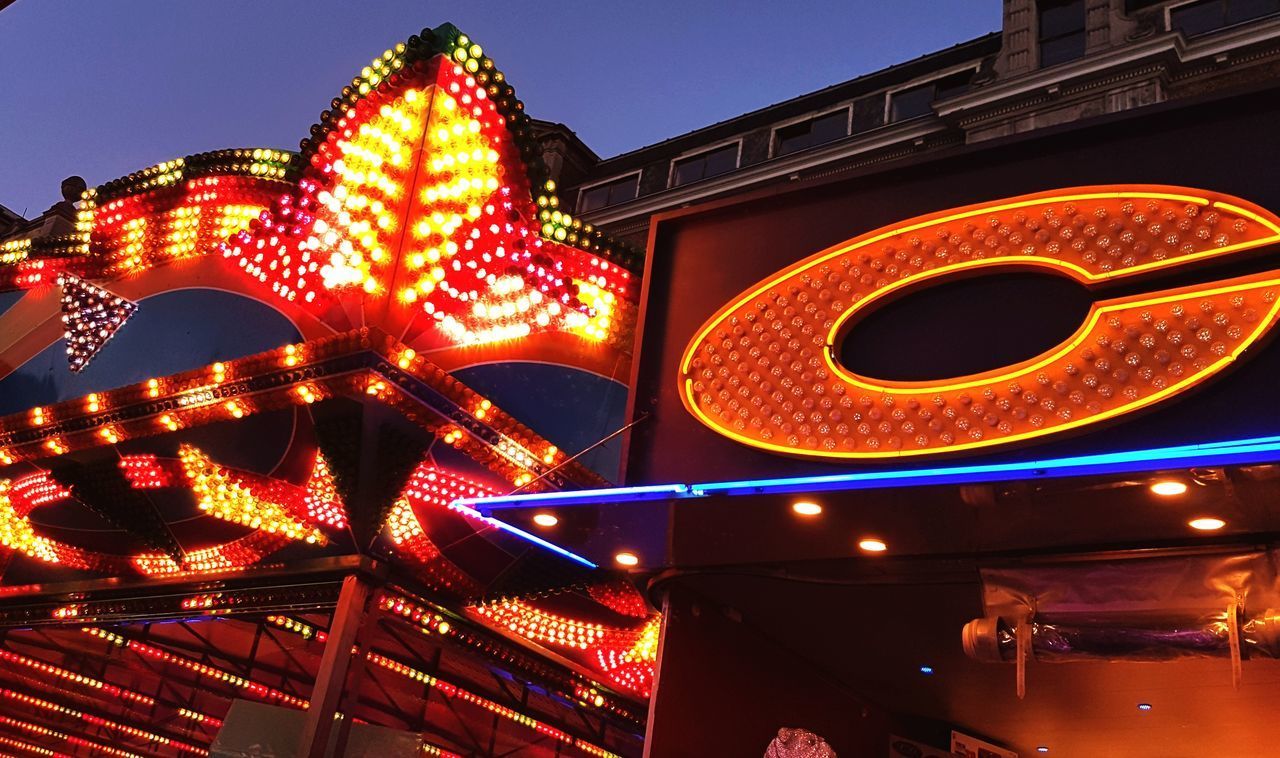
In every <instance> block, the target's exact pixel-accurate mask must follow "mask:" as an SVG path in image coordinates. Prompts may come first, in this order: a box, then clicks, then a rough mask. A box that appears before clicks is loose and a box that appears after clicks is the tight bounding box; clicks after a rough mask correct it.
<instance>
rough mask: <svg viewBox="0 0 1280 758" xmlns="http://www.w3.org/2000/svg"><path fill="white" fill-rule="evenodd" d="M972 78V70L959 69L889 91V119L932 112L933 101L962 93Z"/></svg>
mask: <svg viewBox="0 0 1280 758" xmlns="http://www.w3.org/2000/svg"><path fill="white" fill-rule="evenodd" d="M972 78H973V71H961V72H960V73H958V74H952V75H951V76H944V77H942V78H941V79H935V80H933V81H931V82H929V83H927V84H922V85H920V86H918V87H911V88H909V89H902V90H898V91H897V92H892V93H890V94H889V120H890V121H906V120H907V119H909V118H916V117H917V116H927V115H929V114H930V113H933V104H934V103H935V102H937V101H938V100H946V99H947V98H950V97H955V96H956V95H959V94H963V93H964V92H965V91H966V90H968V89H969V80H970V79H972Z"/></svg>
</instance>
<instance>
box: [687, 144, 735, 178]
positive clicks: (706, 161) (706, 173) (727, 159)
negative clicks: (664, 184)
mask: <svg viewBox="0 0 1280 758" xmlns="http://www.w3.org/2000/svg"><path fill="white" fill-rule="evenodd" d="M737 167H738V143H737V142H734V143H733V144H732V145H725V146H724V147H718V148H716V149H715V150H708V151H707V152H705V153H699V154H698V155H691V156H689V157H688V158H681V159H680V160H678V161H676V164H675V171H673V172H672V174H671V186H672V187H679V186H680V185H682V184H688V183H690V182H696V181H698V180H699V179H710V178H711V177H713V176H718V175H719V174H724V173H728V172H730V171H732V170H734V169H735V168H737Z"/></svg>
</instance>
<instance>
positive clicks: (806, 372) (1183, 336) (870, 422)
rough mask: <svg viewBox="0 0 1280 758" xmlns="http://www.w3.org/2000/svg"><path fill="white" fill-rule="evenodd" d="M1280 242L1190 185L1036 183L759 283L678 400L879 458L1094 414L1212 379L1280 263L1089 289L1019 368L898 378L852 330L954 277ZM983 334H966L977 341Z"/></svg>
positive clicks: (710, 327)
mask: <svg viewBox="0 0 1280 758" xmlns="http://www.w3.org/2000/svg"><path fill="white" fill-rule="evenodd" d="M1277 241H1280V218H1277V217H1276V216H1275V215H1274V214H1272V213H1269V212H1268V211H1266V210H1264V209H1262V208H1260V207H1257V206H1255V205H1252V204H1250V203H1248V202H1246V201H1244V200H1240V199H1237V198H1234V197H1229V196H1226V195H1221V194H1216V193H1211V192H1204V191H1200V190H1194V189H1187V188H1181V187H1164V186H1147V185H1115V186H1097V187H1080V188H1073V189H1066V190H1060V191H1051V192H1042V193H1037V194H1033V195H1025V196H1021V197H1015V198H1011V199H1007V200H1002V201H998V202H994V203H985V204H981V205H973V206H968V207H964V208H958V209H953V210H947V211H942V212H939V213H934V214H930V215H927V216H921V217H917V218H913V219H909V220H907V221H904V222H901V223H898V224H892V225H889V226H886V227H882V228H879V229H876V230H873V231H871V232H868V233H866V234H863V235H860V236H858V237H855V238H854V239H852V240H849V241H847V242H844V243H841V244H838V245H836V246H834V247H832V248H829V249H827V250H824V251H822V252H820V253H818V254H816V255H814V256H812V257H810V258H807V259H805V260H803V261H800V262H799V263H796V264H795V265H793V266H789V267H787V268H785V269H783V270H782V271H780V272H779V273H777V274H776V275H774V276H772V277H770V278H768V279H766V280H765V281H763V282H761V283H759V284H757V285H755V286H753V287H751V288H750V289H748V290H747V291H746V292H745V293H743V294H742V295H741V296H740V297H738V298H736V299H735V300H733V301H732V302H730V303H729V304H728V305H727V306H725V307H724V308H722V309H721V310H720V311H719V312H717V313H716V314H715V315H714V316H712V318H711V319H710V320H709V321H707V323H706V324H705V325H704V326H703V327H702V328H701V329H700V330H698V331H697V332H696V334H695V335H694V337H693V339H692V341H691V342H690V343H689V345H688V347H687V348H686V350H685V353H684V356H683V359H682V360H681V363H680V371H679V374H678V380H679V383H680V389H681V398H682V400H683V401H684V404H685V407H686V408H687V409H688V410H689V411H690V412H691V413H692V414H693V415H694V416H695V417H696V418H697V419H698V420H699V421H701V422H702V423H703V424H705V425H706V426H708V427H710V428H711V429H713V430H714V431H716V432H718V433H720V434H722V435H725V436H727V437H729V438H731V439H734V440H736V441H738V442H741V443H743V444H746V445H750V446H753V447H756V448H761V449H764V450H767V451H771V452H776V453H784V454H790V455H797V456H806V457H816V458H826V459H882V458H889V457H900V456H914V455H929V454H936V453H942V452H948V451H963V450H971V449H975V448H984V447H992V446H998V445H1008V444H1011V443H1016V442H1020V441H1026V440H1032V439H1035V438H1038V437H1044V436H1047V435H1053V434H1059V433H1062V432H1065V431H1068V430H1072V429H1078V428H1081V427H1087V426H1089V425H1095V424H1098V423H1101V422H1104V421H1107V420H1109V419H1114V418H1117V417H1120V416H1123V415H1125V414H1128V413H1132V412H1134V411H1137V410H1139V409H1142V408H1145V407H1147V406H1151V405H1153V404H1155V403H1159V402H1161V401H1164V400H1166V399H1169V398H1171V397H1173V396H1175V395H1178V394H1179V393H1181V392H1184V391H1186V390H1187V389H1189V388H1191V387H1193V386H1195V385H1197V384H1199V383H1201V382H1203V381H1205V380H1207V379H1209V378H1211V377H1213V376H1214V375H1215V374H1217V373H1218V372H1220V371H1221V370H1223V369H1224V368H1225V367H1227V366H1228V365H1229V364H1231V363H1232V362H1233V361H1234V360H1235V359H1236V358H1237V357H1239V356H1240V355H1241V354H1242V353H1244V352H1245V351H1246V350H1247V349H1248V348H1249V347H1250V345H1252V344H1253V343H1255V342H1256V341H1257V340H1258V339H1260V338H1261V337H1262V336H1263V335H1265V334H1266V333H1267V332H1268V331H1269V330H1270V329H1271V327H1272V326H1273V325H1274V323H1275V320H1276V317H1277V315H1278V314H1280V303H1277V295H1278V294H1280V271H1266V272H1263V273H1254V274H1250V275H1246V276H1240V277H1234V278H1226V279H1215V280H1212V281H1207V282H1204V283H1201V284H1196V285H1192V286H1184V287H1178V288H1175V289H1158V288H1153V289H1150V290H1148V291H1143V292H1141V293H1140V294H1134V295H1128V296H1125V297H1118V298H1113V299H1108V300H1102V301H1099V302H1095V303H1094V304H1093V306H1092V308H1091V309H1090V311H1089V313H1088V315H1087V317H1086V318H1085V319H1084V323H1083V324H1082V325H1081V326H1080V328H1079V329H1078V330H1076V332H1075V333H1074V334H1073V335H1072V336H1071V337H1070V338H1068V339H1067V340H1065V341H1064V342H1062V343H1061V344H1059V345H1057V346H1056V347H1054V348H1052V349H1050V350H1048V351H1047V352H1045V353H1043V354H1041V355H1038V356H1036V357H1034V358H1032V359H1030V360H1026V361H1023V362H1020V363H1017V364H1014V365H1009V366H1004V367H1001V368H998V369H995V370H992V371H987V372H984V373H980V374H972V375H968V376H960V377H949V378H946V379H941V380H938V381H929V382H920V381H887V380H877V379H875V378H872V377H866V376H860V375H858V374H855V373H853V372H851V371H849V370H847V369H846V368H845V367H844V366H842V365H841V363H840V361H839V359H838V355H839V345H840V342H841V340H842V338H843V336H844V335H845V334H847V333H848V330H849V329H850V328H851V327H852V326H853V325H854V324H855V323H856V322H857V321H858V320H859V319H860V318H862V317H864V316H865V315H866V314H868V313H870V312H871V311H873V310H874V309H875V308H876V307H877V306H879V305H881V304H883V303H885V302H886V301H887V300H888V299H890V298H893V297H898V296H901V295H903V294H904V293H908V292H910V291H913V290H916V289H920V288H923V287H927V286H930V285H933V284H937V283H939V282H941V281H945V280H948V279H951V278H954V277H959V276H984V275H998V274H1006V273H1008V272H1009V271H1011V270H1017V269H1021V270H1032V271H1042V272H1051V273H1056V274H1059V275H1061V276H1065V277H1069V278H1071V279H1073V280H1075V281H1077V282H1078V283H1080V284H1082V285H1084V286H1085V287H1089V288H1095V287H1097V286H1100V285H1102V284H1105V283H1109V282H1112V281H1115V280H1120V279H1123V280H1126V281H1134V282H1135V283H1140V282H1144V281H1146V280H1148V279H1151V278H1154V277H1156V276H1161V275H1165V274H1169V273H1176V272H1180V271H1182V270H1184V269H1187V268H1188V267H1190V266H1192V265H1194V264H1196V263H1199V262H1204V261H1206V260H1211V259H1212V260H1224V261H1225V260H1233V259H1234V258H1235V257H1239V256H1241V255H1243V254H1245V253H1246V252H1247V251H1251V250H1255V249H1257V248H1260V247H1262V246H1266V245H1270V244H1273V243H1275V242H1277ZM982 346H983V340H982V338H981V335H975V340H974V341H973V345H972V349H974V350H981V349H983V347H982Z"/></svg>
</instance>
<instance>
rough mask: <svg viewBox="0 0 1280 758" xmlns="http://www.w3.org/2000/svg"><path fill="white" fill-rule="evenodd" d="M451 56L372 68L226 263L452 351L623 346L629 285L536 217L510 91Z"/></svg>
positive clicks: (281, 291) (289, 292)
mask: <svg viewBox="0 0 1280 758" xmlns="http://www.w3.org/2000/svg"><path fill="white" fill-rule="evenodd" d="M458 41H459V42H460V44H459V45H458V46H457V47H456V48H454V49H453V55H452V56H446V55H444V54H439V55H436V56H435V57H433V58H429V59H422V58H419V59H416V60H410V59H409V58H406V57H404V55H405V54H404V53H403V52H395V51H388V53H387V55H385V56H384V57H383V59H382V60H380V61H377V62H375V63H376V64H377V66H378V68H377V70H376V71H375V70H372V69H369V70H367V76H368V79H367V80H363V81H361V90H360V92H362V93H365V94H364V95H362V96H360V97H359V98H353V100H352V101H350V102H344V103H343V104H342V105H341V106H335V109H334V110H333V111H329V112H326V114H325V123H324V127H325V128H324V129H321V130H320V131H319V132H315V131H313V134H316V137H315V139H314V140H312V141H311V145H310V147H309V148H308V150H307V151H304V156H305V157H306V158H307V164H306V167H305V169H304V172H303V175H302V177H301V178H300V179H299V181H298V185H297V188H296V190H294V191H293V192H291V193H289V194H287V195H285V196H283V197H281V198H280V199H279V200H278V201H277V202H276V203H274V205H273V206H272V207H271V208H270V209H269V210H268V211H265V212H264V213H263V214H262V215H261V217H260V218H258V219H257V220H255V221H254V222H253V223H252V224H251V225H250V228H249V229H247V230H245V231H243V232H240V233H239V234H236V235H234V236H232V237H231V239H229V240H228V241H227V243H226V244H225V245H224V246H223V254H224V255H225V256H226V257H227V258H230V259H232V260H233V261H235V263H236V264H237V265H238V266H239V267H240V268H241V269H242V270H243V271H244V272H245V273H246V274H248V275H249V276H251V277H253V278H254V279H257V280H258V281H259V282H261V283H262V284H263V285H265V286H268V287H270V288H271V290H272V291H273V292H274V293H275V294H276V295H278V296H279V297H282V298H284V299H286V300H288V301H290V302H293V303H296V304H298V305H302V306H304V307H309V308H310V309H311V310H313V311H315V312H317V313H323V312H325V311H327V310H329V309H331V308H334V307H335V306H338V307H343V308H348V309H354V311H356V312H358V313H359V314H360V318H361V319H363V321H364V322H365V323H366V325H370V324H373V325H379V326H381V327H382V328H384V329H386V330H387V331H389V332H391V333H396V334H406V335H411V334H416V333H421V332H423V331H425V330H427V329H434V330H435V331H436V332H437V334H438V335H440V336H441V337H443V338H444V340H445V341H446V342H449V343H452V344H457V345H468V344H480V343H488V342H495V341H499V340H508V339H517V338H520V337H524V336H526V335H528V334H531V333H533V332H539V331H567V332H572V333H575V334H578V335H580V336H582V337H584V338H586V339H589V340H605V339H621V337H620V335H619V334H617V327H618V325H619V324H620V322H621V321H622V320H623V319H620V318H619V316H620V313H619V309H621V308H624V307H629V306H628V305H627V304H626V303H625V302H624V301H625V300H626V298H627V297H628V286H629V284H630V282H629V279H630V274H629V272H627V271H626V270H625V269H623V268H621V267H620V266H619V265H618V264H616V263H611V262H609V261H608V260H606V259H605V258H603V257H600V256H597V255H594V254H592V253H591V252H588V251H586V250H583V249H580V248H579V247H574V246H573V245H570V244H566V243H562V242H559V241H557V240H558V239H559V237H556V235H555V232H556V230H557V227H556V224H557V223H560V224H565V223H567V224H572V223H573V221H572V219H571V218H569V217H568V216H566V215H564V214H562V213H561V212H560V211H558V210H557V211H551V210H549V209H548V208H545V207H540V205H539V201H542V202H548V203H549V202H550V201H548V199H547V196H545V195H539V194H538V193H539V192H541V191H542V189H543V188H542V187H538V188H537V190H536V191H535V188H533V187H532V186H531V182H530V179H529V176H528V172H527V169H526V166H525V163H524V160H523V158H522V154H521V149H520V147H519V146H518V145H517V140H516V139H515V137H514V133H513V131H512V128H511V121H512V119H513V118H515V117H514V116H513V115H512V114H511V113H504V108H503V107H500V106H499V104H498V103H497V102H495V99H498V100H501V99H502V97H503V95H502V93H503V90H502V89H501V87H500V86H499V85H500V84H501V79H500V78H498V77H497V75H496V74H495V75H494V77H493V78H486V77H488V76H489V74H488V73H487V72H486V70H485V69H484V65H485V64H484V61H487V58H484V57H483V55H482V53H481V52H480V50H479V47H478V46H476V45H469V44H467V41H466V38H465V37H460V38H459V40H458ZM406 62H407V63H406ZM489 65H491V64H489ZM485 81H488V82H489V84H488V85H487V86H486V84H485V83H484V82H485ZM495 82H496V83H495ZM535 196H537V200H535ZM544 215H545V216H547V219H548V220H547V221H546V222H545V223H544V221H543V216H544ZM561 231H562V232H563V230H561ZM547 233H550V234H551V235H552V237H551V238H548V237H547V236H546V235H547ZM565 236H566V239H567V235H565Z"/></svg>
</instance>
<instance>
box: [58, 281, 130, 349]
mask: <svg viewBox="0 0 1280 758" xmlns="http://www.w3.org/2000/svg"><path fill="white" fill-rule="evenodd" d="M58 284H59V285H60V286H61V287H62V324H63V328H64V329H65V332H64V336H65V337H66V339H67V362H68V363H69V364H70V366H71V370H72V371H74V372H80V371H83V370H84V368H85V366H87V365H89V361H91V360H93V357H94V356H95V355H97V354H98V351H99V350H101V349H102V346H103V345H105V344H106V343H107V340H109V339H111V337H112V336H114V335H115V333H116V332H117V331H119V330H120V327H122V326H124V322H126V321H128V320H129V318H130V317H131V316H133V314H134V313H135V312H137V310H138V304H137V303H135V302H133V301H131V300H126V299H124V298H122V297H120V296H118V295H115V294H114V293H111V292H108V291H107V290H105V289H103V288H101V287H99V286H97V285H94V284H90V283H89V282H86V281H84V280H83V279H81V278H79V277H77V276H74V275H72V274H66V273H64V274H61V275H60V276H59V277H58Z"/></svg>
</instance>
